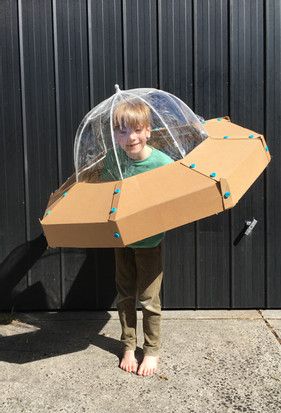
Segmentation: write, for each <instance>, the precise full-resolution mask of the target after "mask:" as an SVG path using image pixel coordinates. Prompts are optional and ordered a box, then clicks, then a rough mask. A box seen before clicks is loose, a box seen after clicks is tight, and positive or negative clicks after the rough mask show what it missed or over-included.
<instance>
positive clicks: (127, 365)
mask: <svg viewBox="0 0 281 413" xmlns="http://www.w3.org/2000/svg"><path fill="white" fill-rule="evenodd" d="M119 367H120V368H121V369H122V370H125V371H127V372H128V373H136V371H137V369H138V363H137V360H136V359H135V352H134V350H126V351H125V352H124V355H123V358H122V360H121V362H120V364H119Z"/></svg>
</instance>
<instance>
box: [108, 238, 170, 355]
mask: <svg viewBox="0 0 281 413" xmlns="http://www.w3.org/2000/svg"><path fill="white" fill-rule="evenodd" d="M161 249H162V246H161V244H160V245H158V246H157V247H154V248H128V247H126V248H116V249H115V262H116V288H117V293H118V294H117V309H118V314H119V318H120V323H121V328H122V335H121V341H122V342H123V343H124V347H125V350H135V349H136V346H137V334H136V328H137V313H136V300H137V299H138V300H139V302H140V304H141V307H142V312H143V333H144V345H143V351H144V354H145V355H157V354H158V352H159V349H160V320H161V301H160V289H161V283H162V278H163V268H162V253H161Z"/></svg>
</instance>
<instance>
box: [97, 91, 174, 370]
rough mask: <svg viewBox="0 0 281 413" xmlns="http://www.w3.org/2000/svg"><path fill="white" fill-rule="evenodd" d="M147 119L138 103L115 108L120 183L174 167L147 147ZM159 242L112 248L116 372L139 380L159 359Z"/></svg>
mask: <svg viewBox="0 0 281 413" xmlns="http://www.w3.org/2000/svg"><path fill="white" fill-rule="evenodd" d="M150 116H151V115H150V109H149V107H148V106H147V105H146V104H145V103H143V102H142V101H141V100H137V99H135V100H134V101H124V102H121V103H119V104H118V105H117V107H116V109H115V111H114V114H113V124H114V138H115V141H116V143H117V144H118V148H117V152H118V153H119V155H120V159H121V161H120V167H121V170H122V171H123V177H124V178H127V177H129V176H132V175H136V174H139V173H142V172H146V171H149V170H151V169H154V168H157V167H159V166H163V165H166V164H168V163H171V162H173V160H172V159H171V158H170V157H169V156H167V155H166V154H164V153H163V152H161V151H159V150H157V149H155V148H153V147H150V146H148V145H147V140H148V139H149V138H150V132H151V127H150V124H151V119H150ZM120 148H122V151H121V152H122V153H120ZM107 170H109V165H108V169H107ZM105 173H106V163H105ZM115 174H116V171H115V172H114V171H113V172H112V170H111V177H112V176H114V175H115ZM116 175H117V174H116ZM104 177H105V176H104ZM117 179H120V178H117ZM163 237H164V234H158V235H155V236H152V237H149V238H146V239H144V240H142V241H138V242H136V243H134V244H131V245H129V246H128V247H125V248H116V249H115V260H116V288H117V293H118V295H117V309H118V314H119V318H120V322H121V328H122V335H121V341H122V342H123V344H124V354H123V357H122V360H121V362H120V367H121V368H122V369H123V370H125V371H127V372H137V374H138V375H142V376H150V375H153V374H154V373H155V371H156V369H157V365H158V359H159V349H160V318H161V303H160V289H161V282H162V277H163V270H162V255H161V241H162V239H163ZM137 298H138V300H139V302H140V304H141V307H142V312H143V332H144V346H143V351H144V358H143V361H142V363H141V365H140V366H139V368H138V364H137V360H136V359H135V354H134V353H135V349H136V345H137V338H136V326H137V314H136V299H137Z"/></svg>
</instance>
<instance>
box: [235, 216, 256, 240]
mask: <svg viewBox="0 0 281 413" xmlns="http://www.w3.org/2000/svg"><path fill="white" fill-rule="evenodd" d="M257 222H258V221H257V220H256V219H255V218H253V219H252V221H250V220H247V221H245V224H244V227H243V228H242V230H241V231H240V233H239V234H238V235H237V237H236V238H235V240H234V242H233V245H234V246H236V245H238V244H239V242H240V241H241V239H242V238H243V237H244V235H250V234H251V233H252V231H253V229H254V227H255V226H256V224H257Z"/></svg>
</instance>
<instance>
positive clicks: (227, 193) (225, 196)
mask: <svg viewBox="0 0 281 413" xmlns="http://www.w3.org/2000/svg"><path fill="white" fill-rule="evenodd" d="M223 196H224V198H225V199H227V198H229V197H230V192H228V191H227V192H225V193H224V195H223Z"/></svg>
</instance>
